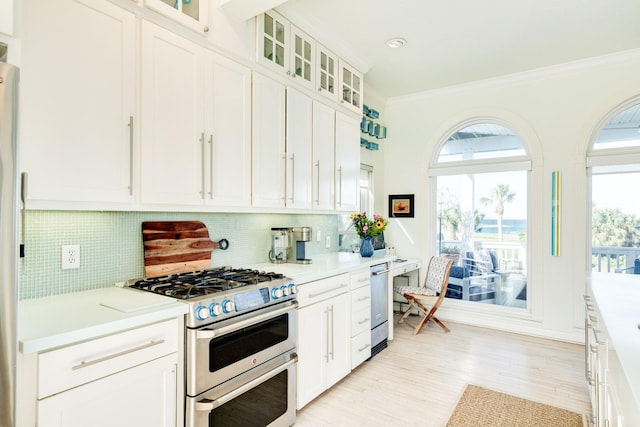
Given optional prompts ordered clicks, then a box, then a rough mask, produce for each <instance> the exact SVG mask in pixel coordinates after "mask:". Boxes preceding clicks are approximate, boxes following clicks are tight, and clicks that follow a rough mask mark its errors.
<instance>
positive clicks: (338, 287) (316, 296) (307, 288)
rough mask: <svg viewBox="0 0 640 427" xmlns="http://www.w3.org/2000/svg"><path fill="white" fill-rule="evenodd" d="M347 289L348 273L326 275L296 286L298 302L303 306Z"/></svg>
mask: <svg viewBox="0 0 640 427" xmlns="http://www.w3.org/2000/svg"><path fill="white" fill-rule="evenodd" d="M348 290H349V273H345V274H340V275H338V276H333V277H327V278H326V279H322V280H316V281H315V282H309V283H304V284H302V285H300V286H298V304H299V306H300V307H305V306H307V305H310V304H315V303H316V302H320V301H323V300H326V299H327V298H331V297H334V296H336V295H340V294H342V293H344V292H347V291H348Z"/></svg>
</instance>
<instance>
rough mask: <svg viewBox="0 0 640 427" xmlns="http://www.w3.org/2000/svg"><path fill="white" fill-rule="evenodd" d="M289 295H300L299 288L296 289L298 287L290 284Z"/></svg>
mask: <svg viewBox="0 0 640 427" xmlns="http://www.w3.org/2000/svg"><path fill="white" fill-rule="evenodd" d="M288 288H289V293H291V294H296V293H298V288H296V285H294V284H293V283H289V286H288Z"/></svg>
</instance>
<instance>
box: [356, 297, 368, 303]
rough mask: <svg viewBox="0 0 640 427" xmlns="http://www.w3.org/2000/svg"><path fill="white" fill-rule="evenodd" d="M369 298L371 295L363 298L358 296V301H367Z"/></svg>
mask: <svg viewBox="0 0 640 427" xmlns="http://www.w3.org/2000/svg"><path fill="white" fill-rule="evenodd" d="M368 299H371V297H368V296H367V297H362V298H358V302H362V301H366V300H368Z"/></svg>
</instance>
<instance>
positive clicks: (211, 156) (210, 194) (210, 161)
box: [207, 134, 213, 199]
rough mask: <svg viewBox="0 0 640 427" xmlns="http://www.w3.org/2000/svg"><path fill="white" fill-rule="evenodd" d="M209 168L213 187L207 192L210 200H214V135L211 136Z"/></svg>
mask: <svg viewBox="0 0 640 427" xmlns="http://www.w3.org/2000/svg"><path fill="white" fill-rule="evenodd" d="M208 144H209V167H210V168H211V169H210V172H209V179H210V181H211V187H209V191H208V192H207V193H208V194H209V198H210V199H213V134H209V141H208Z"/></svg>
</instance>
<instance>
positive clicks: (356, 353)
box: [351, 331, 371, 369]
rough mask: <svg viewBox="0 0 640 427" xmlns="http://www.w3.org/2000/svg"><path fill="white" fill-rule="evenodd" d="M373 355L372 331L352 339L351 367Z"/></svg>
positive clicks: (353, 367)
mask: <svg viewBox="0 0 640 427" xmlns="http://www.w3.org/2000/svg"><path fill="white" fill-rule="evenodd" d="M369 357H371V333H370V332H369V331H367V332H363V333H361V334H359V335H356V336H355V337H353V338H352V339H351V369H355V368H356V367H357V366H358V365H360V364H361V363H362V362H364V361H365V360H367V359H368V358H369Z"/></svg>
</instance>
